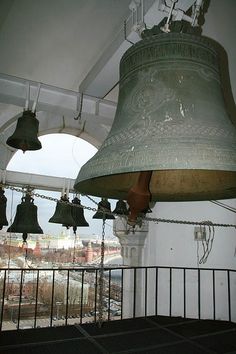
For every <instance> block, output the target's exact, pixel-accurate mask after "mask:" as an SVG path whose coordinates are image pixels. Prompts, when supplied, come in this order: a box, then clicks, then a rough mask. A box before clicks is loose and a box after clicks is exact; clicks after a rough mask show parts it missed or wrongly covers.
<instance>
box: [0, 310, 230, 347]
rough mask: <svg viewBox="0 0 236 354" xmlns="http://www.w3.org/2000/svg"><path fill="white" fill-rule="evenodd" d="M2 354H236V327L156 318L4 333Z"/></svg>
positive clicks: (1, 340)
mask: <svg viewBox="0 0 236 354" xmlns="http://www.w3.org/2000/svg"><path fill="white" fill-rule="evenodd" d="M0 353H1V354H54V353H55V354H62V353H63V354H65V353H68V354H81V353H82V354H87V353H88V354H93V353H94V354H99V353H104V354H105V353H107V354H108V353H116V354H121V353H145V354H152V353H153V354H154V353H155V354H167V353H168V354H176V353H177V354H178V353H179V354H204V353H228V354H233V353H236V323H230V322H223V321H211V320H193V319H183V318H181V317H172V318H170V317H165V316H151V317H146V318H135V319H126V320H120V321H110V322H105V323H103V325H102V326H101V328H99V327H98V325H96V324H93V323H91V324H83V325H74V326H63V327H53V328H38V329H25V330H18V331H3V332H2V333H1V334H0Z"/></svg>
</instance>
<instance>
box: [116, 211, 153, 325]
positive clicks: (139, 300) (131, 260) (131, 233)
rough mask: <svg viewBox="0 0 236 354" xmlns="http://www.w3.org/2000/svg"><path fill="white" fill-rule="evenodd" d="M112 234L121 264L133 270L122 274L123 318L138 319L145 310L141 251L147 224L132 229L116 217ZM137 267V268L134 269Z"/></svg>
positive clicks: (127, 270)
mask: <svg viewBox="0 0 236 354" xmlns="http://www.w3.org/2000/svg"><path fill="white" fill-rule="evenodd" d="M113 231H114V234H115V235H116V236H117V237H118V239H119V242H120V244H121V255H122V257H123V264H124V265H126V266H130V267H135V268H134V269H124V272H123V317H124V318H129V317H134V316H135V317H139V316H143V315H144V308H145V304H144V301H145V269H141V268H138V267H142V266H143V251H144V247H145V241H146V237H147V234H148V223H147V222H145V221H144V222H143V223H142V225H141V226H139V225H136V226H135V227H134V228H133V227H130V226H129V225H127V218H126V217H123V216H121V217H118V218H117V219H115V220H114V222H113ZM136 267H137V268H136Z"/></svg>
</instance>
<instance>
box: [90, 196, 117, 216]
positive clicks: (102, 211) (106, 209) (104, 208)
mask: <svg viewBox="0 0 236 354" xmlns="http://www.w3.org/2000/svg"><path fill="white" fill-rule="evenodd" d="M93 219H102V220H106V219H115V217H114V215H112V213H111V204H110V203H109V202H108V200H107V199H106V198H102V200H101V201H100V202H99V203H98V210H97V212H96V213H95V214H94V215H93Z"/></svg>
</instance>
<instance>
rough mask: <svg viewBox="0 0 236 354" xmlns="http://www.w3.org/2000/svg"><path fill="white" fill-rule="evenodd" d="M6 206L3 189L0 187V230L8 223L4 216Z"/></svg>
mask: <svg viewBox="0 0 236 354" xmlns="http://www.w3.org/2000/svg"><path fill="white" fill-rule="evenodd" d="M6 207H7V198H6V197H5V195H4V190H3V189H2V187H0V230H1V229H2V227H3V226H7V225H8V221H7V217H6Z"/></svg>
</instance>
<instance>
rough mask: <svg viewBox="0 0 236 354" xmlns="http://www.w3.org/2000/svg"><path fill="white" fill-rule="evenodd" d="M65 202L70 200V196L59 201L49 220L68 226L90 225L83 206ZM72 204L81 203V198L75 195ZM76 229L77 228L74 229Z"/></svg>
mask: <svg viewBox="0 0 236 354" xmlns="http://www.w3.org/2000/svg"><path fill="white" fill-rule="evenodd" d="M64 202H69V198H68V197H67V196H66V194H65V195H64V196H62V197H61V200H60V201H58V202H57V205H56V209H55V212H54V214H53V216H52V217H51V218H50V219H49V222H51V223H55V224H62V225H63V226H66V227H67V228H69V227H71V226H72V227H73V228H76V227H77V226H89V224H88V223H87V221H86V220H85V217H84V210H83V208H82V207H81V208H80V207H77V206H73V205H71V204H67V203H64ZM72 204H75V205H81V203H80V200H79V198H77V197H75V198H74V199H73V200H72ZM74 231H75V230H74Z"/></svg>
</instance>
